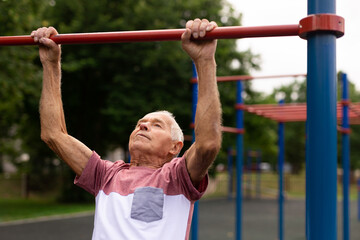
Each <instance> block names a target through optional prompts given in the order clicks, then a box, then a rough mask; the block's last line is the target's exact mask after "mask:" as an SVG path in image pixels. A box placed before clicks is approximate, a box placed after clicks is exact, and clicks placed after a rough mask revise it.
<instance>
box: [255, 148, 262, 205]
mask: <svg viewBox="0 0 360 240" xmlns="http://www.w3.org/2000/svg"><path fill="white" fill-rule="evenodd" d="M256 154H257V155H256V198H260V197H261V169H260V164H261V151H260V150H258V151H256Z"/></svg>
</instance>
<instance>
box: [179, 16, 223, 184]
mask: <svg viewBox="0 0 360 240" xmlns="http://www.w3.org/2000/svg"><path fill="white" fill-rule="evenodd" d="M216 26H217V25H216V23H215V22H210V23H209V21H208V20H206V19H203V20H200V19H195V20H194V21H188V22H187V24H186V31H185V33H184V34H183V36H182V46H183V49H184V50H185V51H186V52H187V53H188V54H189V56H190V57H191V58H192V60H193V61H194V63H195V66H196V69H197V73H198V88H199V89H198V103H197V108H196V116H195V143H194V144H193V145H192V146H191V147H190V149H189V150H188V152H187V153H186V166H187V169H188V171H189V174H190V178H191V180H192V182H193V184H194V186H197V185H198V184H199V183H200V181H201V180H202V179H203V178H204V176H205V175H206V173H207V171H208V168H209V167H210V166H211V164H212V163H213V161H214V160H215V157H216V155H217V154H218V152H219V150H220V147H221V138H222V135H221V112H222V111H221V104H220V100H219V92H218V88H217V82H216V62H215V51H216V44H217V42H216V40H206V41H205V40H204V41H192V40H190V37H191V36H192V37H193V38H196V39H197V38H200V39H201V38H202V37H204V36H205V35H206V32H208V31H211V30H212V29H214V28H215V27H216Z"/></svg>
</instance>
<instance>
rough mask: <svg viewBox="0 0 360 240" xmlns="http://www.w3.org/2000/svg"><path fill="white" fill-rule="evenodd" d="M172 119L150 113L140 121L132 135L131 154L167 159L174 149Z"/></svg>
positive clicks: (130, 141)
mask: <svg viewBox="0 0 360 240" xmlns="http://www.w3.org/2000/svg"><path fill="white" fill-rule="evenodd" d="M172 121H173V120H172V119H171V118H170V117H169V116H167V115H165V114H163V113H149V114H147V115H145V116H144V117H143V118H142V119H140V120H139V121H138V123H137V125H136V127H135V129H134V131H133V132H132V133H131V135H130V139H129V150H130V154H132V152H133V153H134V152H135V151H136V153H139V152H140V153H142V154H146V155H148V156H152V155H156V156H157V157H160V158H164V159H166V158H167V157H168V155H169V151H170V150H171V148H172V145H173V140H172V138H171V125H172Z"/></svg>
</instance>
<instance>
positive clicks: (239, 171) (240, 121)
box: [236, 81, 244, 240]
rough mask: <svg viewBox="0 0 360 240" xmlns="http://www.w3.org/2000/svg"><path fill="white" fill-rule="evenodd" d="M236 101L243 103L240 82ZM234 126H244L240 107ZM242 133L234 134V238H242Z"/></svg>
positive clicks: (238, 127)
mask: <svg viewBox="0 0 360 240" xmlns="http://www.w3.org/2000/svg"><path fill="white" fill-rule="evenodd" d="M236 89H237V92H236V103H237V104H243V99H242V91H243V87H242V82H241V81H237V82H236ZM236 128H237V129H243V128H244V113H243V110H242V109H238V110H236ZM243 144H244V138H243V134H241V133H238V134H237V136H236V239H237V240H241V239H242V196H243V193H242V175H243Z"/></svg>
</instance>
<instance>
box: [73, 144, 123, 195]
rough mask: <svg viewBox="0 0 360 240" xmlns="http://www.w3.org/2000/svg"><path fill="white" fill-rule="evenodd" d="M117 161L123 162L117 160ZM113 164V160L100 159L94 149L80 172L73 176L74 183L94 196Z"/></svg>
mask: <svg viewBox="0 0 360 240" xmlns="http://www.w3.org/2000/svg"><path fill="white" fill-rule="evenodd" d="M119 163H120V164H121V163H124V162H123V161H119ZM113 166H114V163H113V162H110V161H106V160H102V159H101V158H100V156H99V155H98V154H97V153H96V152H95V151H94V152H93V154H92V155H91V157H90V159H89V161H88V163H87V165H86V166H85V168H84V170H83V172H82V174H81V175H80V176H76V177H75V180H74V184H75V185H77V186H79V187H81V188H83V189H85V190H86V191H88V192H89V193H91V194H92V195H94V196H96V195H97V194H98V192H99V191H100V190H101V189H102V188H103V185H104V183H105V182H106V181H107V179H108V178H109V174H111V172H112V171H110V170H111V169H112V168H113Z"/></svg>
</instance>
